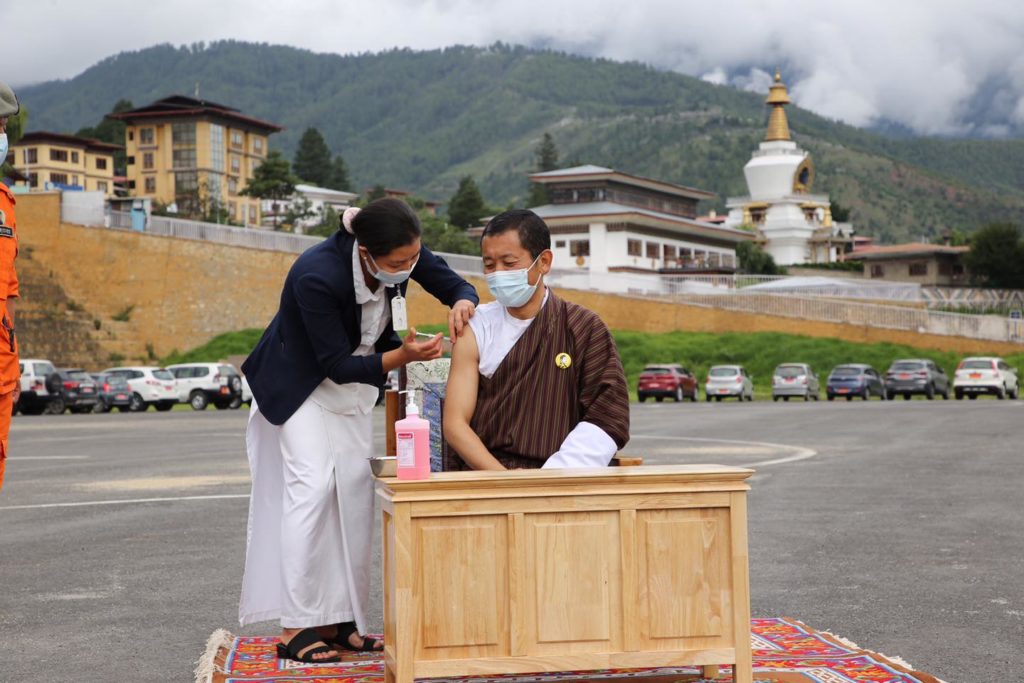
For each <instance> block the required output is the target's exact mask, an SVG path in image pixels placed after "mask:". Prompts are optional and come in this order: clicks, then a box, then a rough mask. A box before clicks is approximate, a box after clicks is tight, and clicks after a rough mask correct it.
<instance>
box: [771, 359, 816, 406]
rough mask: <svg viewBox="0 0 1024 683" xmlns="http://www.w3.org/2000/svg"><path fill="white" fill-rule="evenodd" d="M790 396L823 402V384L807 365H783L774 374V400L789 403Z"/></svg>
mask: <svg viewBox="0 0 1024 683" xmlns="http://www.w3.org/2000/svg"><path fill="white" fill-rule="evenodd" d="M790 396H793V397H796V398H802V399H803V400H805V401H809V400H811V399H812V398H813V399H814V400H815V401H818V400H821V383H820V382H819V381H818V376H817V375H815V374H814V370H812V369H811V366H810V365H807V364H806V363H783V364H782V365H780V366H779V367H777V368H775V372H774V373H772V400H773V401H778V400H779V399H780V398H781V399H782V400H783V401H788V400H789V398H790Z"/></svg>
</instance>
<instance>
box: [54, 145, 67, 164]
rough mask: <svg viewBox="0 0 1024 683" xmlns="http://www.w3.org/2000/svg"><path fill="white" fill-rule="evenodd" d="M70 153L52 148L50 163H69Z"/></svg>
mask: <svg viewBox="0 0 1024 683" xmlns="http://www.w3.org/2000/svg"><path fill="white" fill-rule="evenodd" d="M67 160H68V151H67V150H66V149H53V148H52V147H51V148H50V161H67Z"/></svg>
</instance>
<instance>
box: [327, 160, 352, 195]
mask: <svg viewBox="0 0 1024 683" xmlns="http://www.w3.org/2000/svg"><path fill="white" fill-rule="evenodd" d="M324 187H329V188H331V189H332V190H343V191H345V192H351V191H352V184H351V182H350V181H349V179H348V166H346V165H345V160H344V159H342V158H341V155H340V154H339V155H337V156H336V157H334V161H333V162H331V172H330V174H329V176H328V178H327V183H326V185H324Z"/></svg>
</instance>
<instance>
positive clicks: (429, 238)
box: [419, 211, 480, 256]
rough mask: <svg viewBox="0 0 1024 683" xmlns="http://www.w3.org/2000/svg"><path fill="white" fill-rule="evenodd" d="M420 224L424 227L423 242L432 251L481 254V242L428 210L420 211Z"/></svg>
mask: <svg viewBox="0 0 1024 683" xmlns="http://www.w3.org/2000/svg"><path fill="white" fill-rule="evenodd" d="M419 215H420V226H421V227H422V228H423V236H422V240H423V244H425V245H426V246H427V248H428V249H430V250H431V251H440V252H444V253H447V254H470V255H472V256H479V255H480V244H479V243H478V242H477V241H476V240H474V239H472V238H470V237H469V235H467V234H466V231H465V230H463V229H462V228H458V227H456V226H454V225H452V224H450V223H448V222H446V221H445V220H444V219H443V218H441V217H440V216H435V215H433V214H431V213H429V212H427V211H421V212H420V214H419Z"/></svg>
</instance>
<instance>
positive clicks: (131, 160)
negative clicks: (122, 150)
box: [125, 156, 135, 166]
mask: <svg viewBox="0 0 1024 683" xmlns="http://www.w3.org/2000/svg"><path fill="white" fill-rule="evenodd" d="M125 162H126V163H127V165H128V166H134V165H135V157H134V156H131V157H128V158H127V159H126V160H125Z"/></svg>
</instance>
